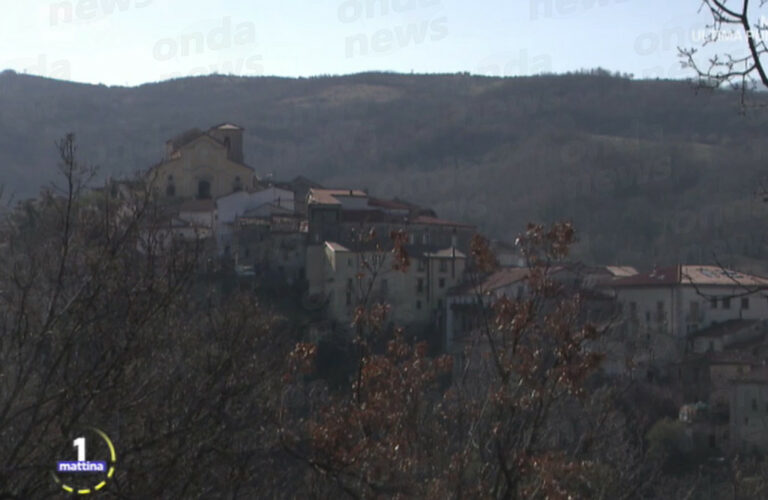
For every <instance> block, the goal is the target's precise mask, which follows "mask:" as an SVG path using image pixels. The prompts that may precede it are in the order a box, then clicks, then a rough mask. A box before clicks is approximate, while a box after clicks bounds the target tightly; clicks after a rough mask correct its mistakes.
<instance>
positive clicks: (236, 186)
mask: <svg viewBox="0 0 768 500" xmlns="http://www.w3.org/2000/svg"><path fill="white" fill-rule="evenodd" d="M232 190H233V191H242V190H243V181H242V180H241V179H240V176H237V177H235V181H234V182H233V183H232ZM278 205H279V203H278Z"/></svg>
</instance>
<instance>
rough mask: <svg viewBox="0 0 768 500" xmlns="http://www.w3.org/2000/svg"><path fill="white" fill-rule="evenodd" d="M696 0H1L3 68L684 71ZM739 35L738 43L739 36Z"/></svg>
mask: <svg viewBox="0 0 768 500" xmlns="http://www.w3.org/2000/svg"><path fill="white" fill-rule="evenodd" d="M699 4H700V1H699V0H504V1H497V0H475V1H467V0H464V1H460V0H282V1H277V0H272V1H263V0H247V1H246V0H219V1H212V0H208V1H203V0H24V1H18V2H10V1H8V2H3V15H2V16H1V17H0V69H7V68H10V69H14V70H16V71H19V72H23V71H26V72H28V73H31V74H37V75H43V76H49V77H53V78H61V79H68V80H75V81H80V82H91V83H104V84H107V85H137V84H140V83H144V82H151V81H157V80H164V79H167V78H170V77H176V76H188V75H198V74H208V73H211V72H219V73H234V74H240V75H283V76H300V75H301V76H308V75H317V74H346V73H355V72H360V71H369V70H392V71H398V72H410V71H414V72H417V73H420V72H457V71H468V72H470V73H476V74H487V75H499V76H501V75H503V76H512V75H525V74H535V73H541V72H564V71H568V70H575V69H579V68H593V67H597V66H602V67H605V68H607V69H610V70H612V71H621V72H627V73H633V74H635V76H636V77H651V78H655V77H661V78H682V77H686V76H689V73H687V72H686V70H683V69H681V68H680V64H679V60H678V58H677V46H678V45H684V46H691V45H694V41H693V40H694V39H695V38H696V32H697V30H702V29H703V28H704V26H705V24H706V22H707V20H708V18H707V16H705V15H704V14H699V13H698V12H697V11H698V8H699ZM734 43H736V42H734Z"/></svg>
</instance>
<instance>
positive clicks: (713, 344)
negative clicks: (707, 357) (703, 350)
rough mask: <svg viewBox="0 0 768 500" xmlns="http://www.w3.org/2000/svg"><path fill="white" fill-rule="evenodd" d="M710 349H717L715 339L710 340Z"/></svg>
mask: <svg viewBox="0 0 768 500" xmlns="http://www.w3.org/2000/svg"><path fill="white" fill-rule="evenodd" d="M709 350H710V351H714V350H715V341H714V340H710V341H709Z"/></svg>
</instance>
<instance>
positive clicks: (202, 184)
mask: <svg viewBox="0 0 768 500" xmlns="http://www.w3.org/2000/svg"><path fill="white" fill-rule="evenodd" d="M197 197H198V198H200V199H201V200H205V199H208V198H210V197H211V183H210V182H208V181H206V180H201V181H198V183H197Z"/></svg>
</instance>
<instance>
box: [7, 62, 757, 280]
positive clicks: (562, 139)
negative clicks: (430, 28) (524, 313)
mask: <svg viewBox="0 0 768 500" xmlns="http://www.w3.org/2000/svg"><path fill="white" fill-rule="evenodd" d="M737 106H738V100H737V98H736V97H735V96H733V95H731V94H729V93H726V92H717V93H701V92H700V93H697V92H695V91H694V89H692V88H691V87H690V86H689V85H687V84H685V83H678V82H668V81H632V80H628V79H623V78H615V77H610V76H606V75H561V76H540V77H528V78H508V79H501V78H489V77H479V76H469V75H462V74H457V75H402V74H391V73H366V74H358V75H350V76H340V77H319V78H309V79H288V78H271V77H259V78H242V77H230V76H209V77H199V78H187V79H179V80H171V81H167V82H162V83H156V84H147V85H142V86H140V87H135V88H124V87H105V86H97V85H84V84H75V83H69V82H61V81H55V80H47V79H43V78H38V77H32V76H27V75H20V74H16V73H13V72H8V71H6V72H4V73H0V167H2V168H1V170H0V181H2V182H3V183H4V184H5V185H6V186H7V188H6V192H8V191H12V192H16V193H17V195H19V196H29V195H33V194H34V193H35V192H36V191H37V189H38V188H39V186H40V185H41V184H42V183H43V182H45V181H48V180H51V179H52V178H53V177H54V176H55V168H54V167H55V161H56V158H55V150H54V146H53V144H54V141H55V140H57V139H58V138H60V137H61V136H62V135H63V134H65V133H66V132H69V131H71V132H75V133H76V134H77V136H78V142H79V144H80V146H81V152H82V156H83V157H84V158H86V159H88V160H89V161H91V162H92V163H95V164H98V165H100V166H101V171H102V174H103V175H107V174H112V175H128V174H131V173H133V172H135V171H137V170H139V169H143V168H146V167H148V166H149V165H151V164H152V163H154V162H156V161H157V160H158V159H159V158H160V157H161V154H162V151H163V146H164V142H165V140H166V139H168V138H171V137H173V136H174V135H176V134H177V133H179V132H181V131H183V130H185V129H187V128H191V127H199V128H203V129H204V128H207V127H209V126H211V125H213V124H215V123H218V122H223V121H232V122H235V123H238V124H240V125H242V126H243V127H245V128H246V137H245V150H246V162H248V163H249V164H250V165H252V166H253V167H254V168H255V169H256V171H257V172H258V173H259V174H261V175H266V174H268V173H272V174H273V175H274V177H275V178H276V179H288V178H291V177H293V176H295V175H299V174H302V175H305V176H307V177H310V178H312V179H316V180H317V181H320V182H322V183H324V184H327V185H338V186H342V187H349V186H360V187H368V188H370V189H371V190H372V191H373V192H375V193H377V194H381V195H385V196H391V195H397V196H400V197H404V198H409V199H412V200H413V201H416V202H418V203H423V204H428V205H431V206H433V207H434V208H435V209H436V210H437V211H438V213H439V214H440V215H441V216H442V217H446V218H456V219H462V220H467V221H470V222H473V223H475V224H477V225H478V226H479V227H480V228H481V229H482V230H483V231H485V232H487V233H488V234H490V235H492V236H494V237H499V238H505V239H513V238H514V235H515V234H516V233H517V232H519V231H520V230H521V229H522V228H523V226H524V224H525V223H526V222H527V221H529V220H540V221H548V220H552V219H557V218H572V219H573V220H574V222H575V223H576V226H577V229H579V230H580V234H581V236H582V243H581V245H580V247H579V252H580V254H581V255H582V256H585V257H587V258H590V259H593V260H601V261H603V262H606V263H614V262H621V263H627V264H635V265H643V264H652V263H654V262H658V263H672V262H675V261H676V260H684V261H686V262H709V261H711V256H712V253H713V252H715V253H716V254H717V255H718V256H720V257H721V258H723V259H725V260H727V261H729V262H732V263H736V264H738V263H739V262H749V263H750V264H752V265H755V264H756V265H760V264H761V263H762V261H763V260H766V261H768V241H767V240H766V237H765V236H764V233H765V231H763V228H764V227H765V223H766V221H768V207H766V205H765V204H764V203H762V202H761V201H760V199H759V198H756V197H754V196H753V192H754V191H755V189H756V186H758V185H759V183H760V182H761V180H762V179H763V177H764V176H766V175H768V169H766V168H765V153H764V150H765V147H764V144H765V130H766V124H767V123H768V112H765V113H760V112H753V113H749V114H748V115H747V116H743V115H740V114H739V112H738V107H737Z"/></svg>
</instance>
